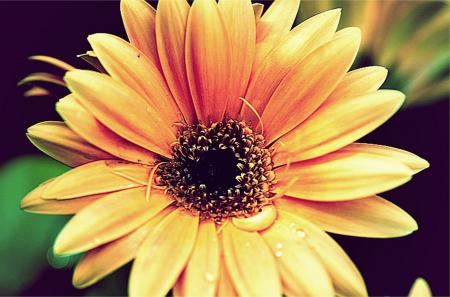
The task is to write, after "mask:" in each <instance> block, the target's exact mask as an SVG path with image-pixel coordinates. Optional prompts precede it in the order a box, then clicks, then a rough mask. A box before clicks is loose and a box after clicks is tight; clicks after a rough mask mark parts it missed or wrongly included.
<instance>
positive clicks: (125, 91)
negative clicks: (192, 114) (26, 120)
mask: <svg viewBox="0 0 450 297" xmlns="http://www.w3.org/2000/svg"><path fill="white" fill-rule="evenodd" d="M64 79H65V80H66V82H67V84H68V87H69V89H70V90H71V91H72V92H73V93H74V94H75V96H76V98H77V100H79V102H80V103H81V105H83V106H84V107H85V108H86V109H87V110H88V111H89V112H91V113H92V114H93V115H94V116H95V117H96V118H97V119H98V120H99V121H100V122H102V123H103V124H104V125H105V126H107V127H108V128H110V129H111V130H113V131H114V132H115V133H117V134H119V135H120V136H122V137H124V138H125V139H127V140H129V141H131V142H133V143H135V144H137V145H140V146H142V147H144V148H146V149H149V150H151V151H153V152H155V153H158V154H160V155H163V156H166V157H170V143H171V142H172V141H173V140H175V132H176V131H175V128H174V127H173V126H172V124H173V123H171V122H169V121H167V119H165V118H164V117H163V116H162V115H161V113H160V112H159V111H158V110H156V109H154V108H153V107H152V106H151V105H150V104H149V103H148V102H147V101H146V99H144V98H143V97H142V96H140V95H139V94H138V93H137V92H136V91H134V90H133V89H131V88H129V87H128V86H126V85H125V84H123V83H120V82H118V81H115V80H113V79H112V78H111V77H109V76H107V75H105V74H101V73H98V72H94V71H88V70H73V71H69V72H67V74H66V76H65V77H64Z"/></svg>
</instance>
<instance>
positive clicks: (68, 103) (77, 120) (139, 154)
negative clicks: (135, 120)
mask: <svg viewBox="0 0 450 297" xmlns="http://www.w3.org/2000/svg"><path fill="white" fill-rule="evenodd" d="M56 110H57V111H58V113H59V114H60V115H61V117H62V118H63V119H64V121H65V123H66V124H67V125H68V126H69V127H70V128H71V129H72V130H73V131H75V132H76V133H77V134H78V135H81V136H82V137H83V138H84V139H85V140H86V141H89V142H90V143H92V144H93V145H95V146H97V147H99V148H101V149H103V150H105V151H107V152H108V153H110V154H111V155H114V156H116V157H118V158H120V159H124V160H127V161H130V162H135V163H144V164H154V163H155V162H156V155H155V154H154V153H152V152H151V151H148V150H146V149H144V148H142V147H140V146H138V145H136V144H134V143H132V142H129V141H128V140H126V139H124V138H122V137H120V136H119V135H117V134H116V133H114V132H113V131H111V130H110V129H109V128H108V127H106V126H105V125H103V124H102V123H100V122H99V121H98V120H97V119H96V118H95V117H94V116H93V115H92V114H91V113H89V112H88V111H87V110H86V109H85V108H84V107H83V106H81V104H80V103H78V101H76V98H75V97H74V96H73V95H68V96H66V97H64V98H62V99H60V100H59V101H58V103H57V104H56ZM110 158H111V157H110ZM108 159H109V158H108Z"/></svg>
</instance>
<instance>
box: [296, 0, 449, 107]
mask: <svg viewBox="0 0 450 297" xmlns="http://www.w3.org/2000/svg"><path fill="white" fill-rule="evenodd" d="M338 7H341V8H342V19H341V23H340V27H349V26H356V27H359V28H361V30H362V34H363V38H362V45H361V53H360V56H361V54H362V56H363V57H365V58H366V59H363V60H365V61H367V59H368V60H369V61H371V62H373V63H374V64H376V65H381V66H385V67H387V68H388V69H389V71H390V75H389V76H388V81H387V82H386V87H395V88H396V89H398V88H400V89H401V90H402V91H403V92H404V93H405V94H406V95H407V97H406V99H407V101H406V102H407V105H408V106H409V105H412V104H428V103H431V102H433V101H434V100H438V99H444V98H447V97H448V92H449V85H450V79H449V64H450V48H449V47H450V45H449V42H450V40H449V38H450V35H449V34H450V32H449V31H450V29H449V26H450V11H449V9H450V7H449V1H448V0H445V1H428V0H423V1H402V0H357V1H349V0H345V1H344V0H314V1H303V2H302V5H301V8H300V14H299V19H298V22H300V21H301V20H304V19H306V18H308V17H311V16H312V15H315V14H317V13H319V12H322V11H325V10H328V9H333V8H338ZM363 60H360V61H359V62H360V66H366V65H364V61H363Z"/></svg>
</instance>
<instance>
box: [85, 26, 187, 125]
mask: <svg viewBox="0 0 450 297" xmlns="http://www.w3.org/2000/svg"><path fill="white" fill-rule="evenodd" d="M147 34H148V33H147ZM88 40H89V43H90V44H91V46H92V48H93V49H94V52H95V54H96V55H97V57H98V59H99V60H100V62H101V64H102V65H103V67H105V69H106V70H107V72H108V73H109V74H110V75H111V77H112V78H113V79H115V80H118V81H120V82H122V83H124V84H126V85H127V86H128V87H130V88H131V89H133V90H135V91H137V92H138V93H139V94H140V95H141V96H142V97H143V98H145V99H146V100H147V102H148V104H149V105H150V106H151V108H152V109H154V110H157V111H158V112H159V113H160V114H161V117H163V118H164V119H165V120H166V121H168V122H169V123H175V122H180V121H182V118H183V117H182V116H181V114H180V111H179V110H178V106H177V105H176V103H175V100H174V99H173V97H172V94H171V93H170V90H169V88H168V87H167V84H166V82H165V79H164V77H163V75H162V74H161V72H160V71H159V69H158V67H157V65H155V64H154V62H152V60H150V59H149V58H147V57H146V56H145V55H143V54H142V52H141V51H140V50H138V49H137V48H135V47H133V46H132V45H131V44H129V43H128V42H126V41H125V40H123V39H121V38H119V37H117V36H114V35H111V34H105V33H97V34H93V35H90V36H89V37H88ZM150 82H151V83H150Z"/></svg>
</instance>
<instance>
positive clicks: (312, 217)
mask: <svg viewBox="0 0 450 297" xmlns="http://www.w3.org/2000/svg"><path fill="white" fill-rule="evenodd" d="M277 207H279V208H280V209H281V210H283V211H286V212H289V213H290V214H294V215H297V216H300V217H302V218H304V219H306V220H309V221H310V222H313V223H314V224H315V225H317V226H318V227H320V228H321V229H323V230H325V231H328V232H333V233H337V234H343V235H351V236H360V237H374V238H389V237H399V236H405V235H407V234H410V233H411V232H413V231H415V230H417V223H416V221H415V220H414V219H413V218H412V217H411V216H410V215H409V214H407V213H406V212H405V211H404V210H402V209H401V208H399V207H398V206H396V205H395V204H393V203H391V202H389V201H387V200H385V199H383V198H381V197H378V196H372V197H367V198H362V199H357V200H352V201H339V202H319V201H307V200H302V199H298V198H290V197H283V198H282V199H279V200H278V201H277Z"/></svg>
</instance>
